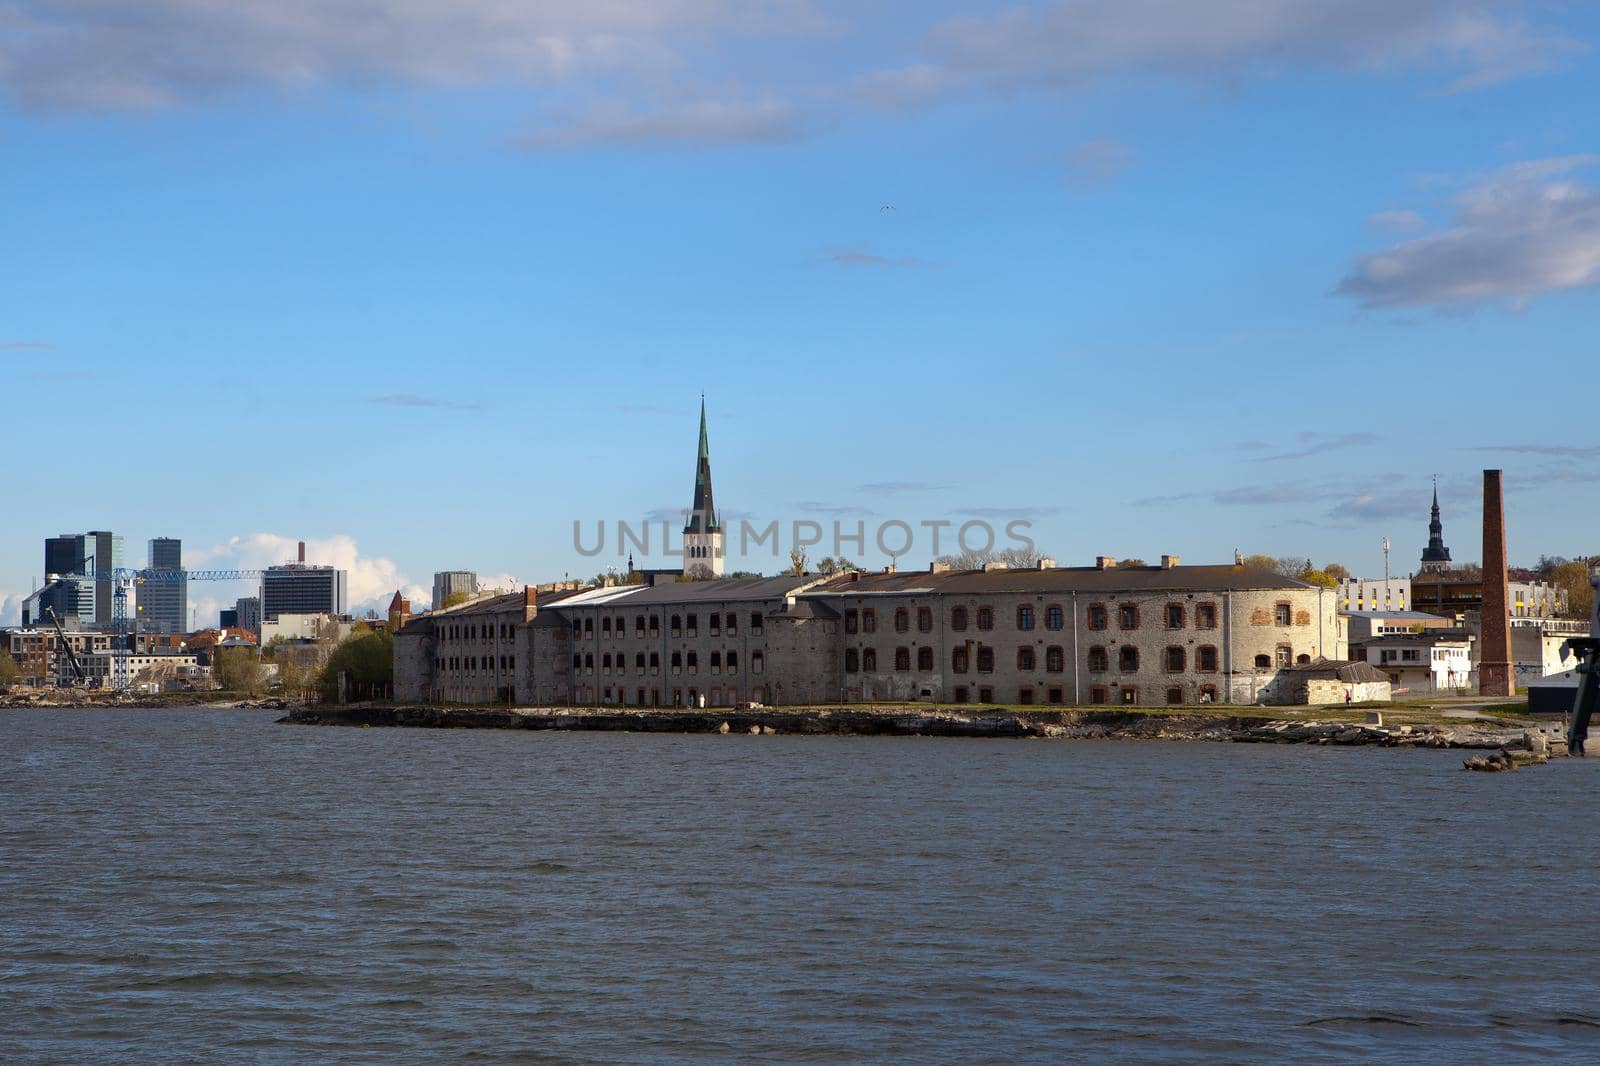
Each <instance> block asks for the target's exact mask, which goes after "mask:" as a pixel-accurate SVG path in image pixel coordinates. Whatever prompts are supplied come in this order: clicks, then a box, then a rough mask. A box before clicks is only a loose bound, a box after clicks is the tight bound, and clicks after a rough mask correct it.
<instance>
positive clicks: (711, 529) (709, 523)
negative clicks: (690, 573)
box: [683, 392, 722, 533]
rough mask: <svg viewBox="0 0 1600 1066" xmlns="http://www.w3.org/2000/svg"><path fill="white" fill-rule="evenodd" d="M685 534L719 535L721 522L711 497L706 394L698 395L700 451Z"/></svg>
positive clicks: (695, 466) (696, 460) (695, 465)
mask: <svg viewBox="0 0 1600 1066" xmlns="http://www.w3.org/2000/svg"><path fill="white" fill-rule="evenodd" d="M683 531H684V532H685V533H700V532H706V533H720V532H722V520H721V519H720V518H718V517H717V510H716V505H715V503H714V502H713V500H712V497H711V438H710V435H709V434H707V432H706V394H705V393H703V392H702V393H701V394H700V451H699V454H698V455H696V456H695V463H694V506H693V507H692V508H691V509H690V511H689V521H688V522H687V523H685V524H684V527H683Z"/></svg>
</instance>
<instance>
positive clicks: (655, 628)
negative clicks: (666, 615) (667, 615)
mask: <svg viewBox="0 0 1600 1066" xmlns="http://www.w3.org/2000/svg"><path fill="white" fill-rule="evenodd" d="M660 632H661V616H660V615H658V614H653V615H651V616H650V633H651V635H652V636H653V635H655V634H657V633H660Z"/></svg>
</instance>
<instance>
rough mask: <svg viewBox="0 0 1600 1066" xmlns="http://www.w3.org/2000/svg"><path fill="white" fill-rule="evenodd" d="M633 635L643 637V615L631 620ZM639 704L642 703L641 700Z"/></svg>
mask: <svg viewBox="0 0 1600 1066" xmlns="http://www.w3.org/2000/svg"><path fill="white" fill-rule="evenodd" d="M633 635H634V636H636V637H642V636H644V615H642V614H641V615H639V616H638V617H637V618H635V619H634V620H633ZM640 702H641V703H642V702H643V701H642V700H641V701H640Z"/></svg>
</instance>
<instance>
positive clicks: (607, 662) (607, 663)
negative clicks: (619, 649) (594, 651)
mask: <svg viewBox="0 0 1600 1066" xmlns="http://www.w3.org/2000/svg"><path fill="white" fill-rule="evenodd" d="M601 621H602V622H609V621H611V619H609V618H603V619H601ZM610 628H611V627H610V626H602V627H601V629H602V631H603V632H608V631H609V630H610ZM600 669H602V670H604V671H605V672H606V673H608V674H609V673H610V672H611V653H610V652H606V653H605V654H604V655H602V656H600Z"/></svg>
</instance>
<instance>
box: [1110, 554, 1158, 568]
mask: <svg viewBox="0 0 1600 1066" xmlns="http://www.w3.org/2000/svg"><path fill="white" fill-rule="evenodd" d="M1117 565H1118V566H1149V565H1150V564H1149V563H1147V562H1145V561H1144V560H1143V559H1141V558H1139V557H1138V556H1137V555H1135V556H1134V557H1133V558H1132V559H1122V560H1119V561H1118V562H1117Z"/></svg>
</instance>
